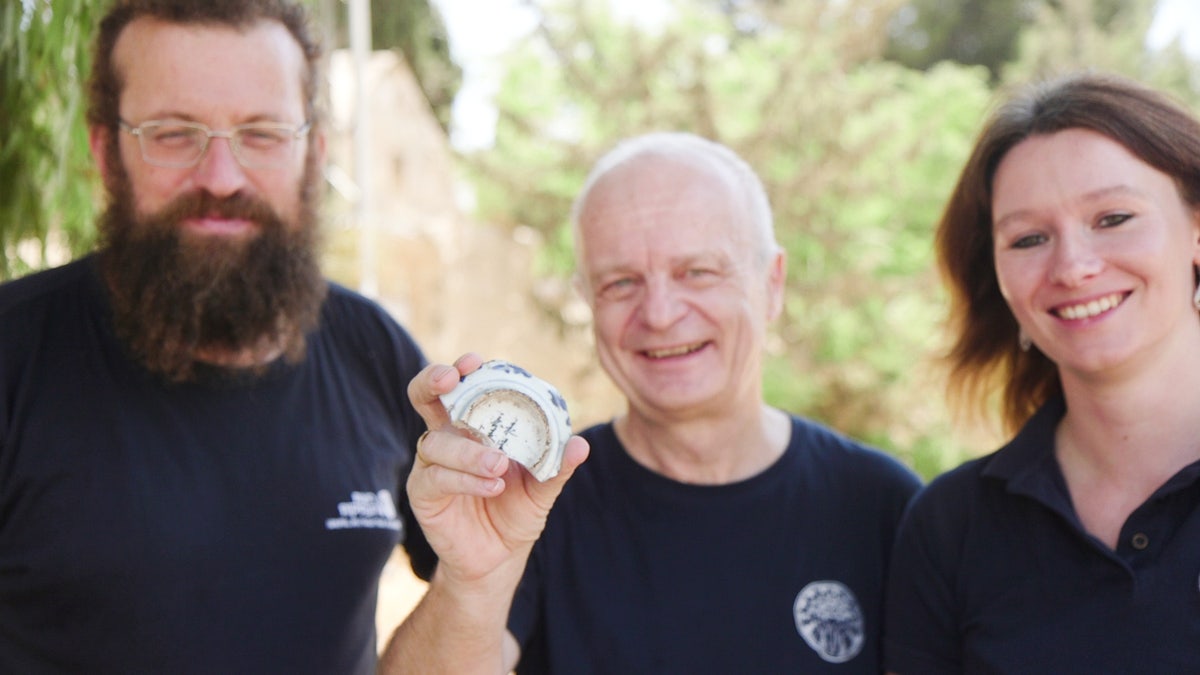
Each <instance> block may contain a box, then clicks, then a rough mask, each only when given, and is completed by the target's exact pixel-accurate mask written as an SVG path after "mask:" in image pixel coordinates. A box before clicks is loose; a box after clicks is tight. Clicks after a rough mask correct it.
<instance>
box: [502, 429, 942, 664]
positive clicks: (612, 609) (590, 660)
mask: <svg viewBox="0 0 1200 675" xmlns="http://www.w3.org/2000/svg"><path fill="white" fill-rule="evenodd" d="M583 435H584V437H585V438H587V440H588V441H589V443H591V447H592V450H591V456H590V458H589V459H588V461H587V462H586V463H584V465H583V466H581V467H580V468H579V470H578V471H577V472H576V474H575V476H574V477H573V478H572V479H571V481H570V482H569V483H568V484H567V486H566V488H565V489H564V490H563V493H562V495H560V496H559V498H558V501H557V502H556V503H555V505H554V508H553V509H552V510H551V512H550V517H549V520H548V522H547V525H546V529H545V531H544V532H543V534H542V537H541V538H540V539H539V540H538V543H537V544H536V545H535V547H534V551H533V555H532V557H531V559H530V562H529V566H528V568H527V571H526V574H525V578H524V579H523V581H522V583H521V586H520V588H519V589H518V592H517V595H516V597H515V598H514V602H513V608H512V613H511V615H510V618H509V629H510V630H511V631H512V633H513V635H514V636H516V638H517V640H518V642H520V643H521V644H522V653H521V663H520V665H519V666H518V668H517V670H518V672H519V673H521V674H522V675H526V674H528V673H564V674H565V673H570V674H571V675H585V674H587V673H629V674H634V673H655V674H669V673H689V674H693V675H694V674H697V673H722V674H728V673H871V674H877V673H878V672H879V668H880V653H879V649H880V644H879V634H880V628H881V625H882V618H883V616H882V603H883V584H884V579H885V567H886V565H887V559H888V554H889V552H890V550H891V546H892V542H893V532H894V530H895V528H896V525H897V523H898V522H899V519H900V516H901V513H902V512H903V510H904V506H905V504H906V503H907V502H908V500H909V498H910V497H911V495H912V494H913V493H914V492H915V491H916V490H917V488H918V485H919V483H918V480H917V478H916V477H915V476H914V475H913V474H912V473H911V472H910V471H908V470H907V469H905V468H904V467H903V466H901V465H900V464H899V463H898V462H896V461H895V460H893V459H891V458H889V457H887V456H886V455H884V454H882V453H879V452H877V451H874V450H871V449H867V448H865V447H863V446H860V445H858V444H856V443H854V442H852V441H850V440H848V439H846V438H844V437H842V436H840V435H837V434H835V433H833V432H832V431H830V430H828V429H826V428H824V427H821V426H819V425H816V424H814V423H812V422H809V421H805V420H802V419H799V418H793V422H792V438H791V441H790V443H789V445H788V448H787V450H786V452H785V453H784V454H783V456H782V457H781V458H780V459H779V460H778V461H777V462H776V463H775V464H774V465H772V466H771V467H769V468H768V469H767V470H765V471H763V472H762V473H760V474H758V475H756V476H754V477H752V478H749V479H747V480H744V481H740V482H737V483H732V484H728V485H690V484H684V483H679V482H676V481H673V480H670V479H668V478H666V477H664V476H661V475H659V474H656V473H654V472H652V471H650V470H648V469H646V468H645V467H643V466H641V465H639V464H638V463H637V462H635V461H634V460H633V459H632V458H631V457H630V456H629V455H628V454H627V453H626V451H625V449H624V448H623V447H622V446H621V444H620V442H619V441H618V439H617V437H616V434H615V433H614V431H613V428H612V425H611V424H604V425H599V426H596V427H592V428H591V429H589V430H587V431H585V432H584V434H583Z"/></svg>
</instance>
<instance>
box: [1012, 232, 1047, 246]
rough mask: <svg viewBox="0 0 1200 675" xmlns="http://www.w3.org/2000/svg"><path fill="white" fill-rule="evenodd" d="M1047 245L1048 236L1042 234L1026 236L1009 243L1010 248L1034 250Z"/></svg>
mask: <svg viewBox="0 0 1200 675" xmlns="http://www.w3.org/2000/svg"><path fill="white" fill-rule="evenodd" d="M1044 243H1046V235H1044V234H1041V233H1034V234H1025V235H1021V236H1018V237H1016V238H1015V239H1013V240H1012V241H1011V242H1010V243H1009V245H1008V246H1009V248H1033V247H1034V246H1037V245H1038V244H1044Z"/></svg>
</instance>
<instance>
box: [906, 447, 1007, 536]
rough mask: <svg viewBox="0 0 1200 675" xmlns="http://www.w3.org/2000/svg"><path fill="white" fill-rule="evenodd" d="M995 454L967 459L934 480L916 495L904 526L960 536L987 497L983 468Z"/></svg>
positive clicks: (928, 533) (934, 533)
mask: <svg viewBox="0 0 1200 675" xmlns="http://www.w3.org/2000/svg"><path fill="white" fill-rule="evenodd" d="M994 456H995V453H992V454H989V455H986V456H983V457H978V458H976V459H972V460H968V461H966V462H964V463H963V464H961V465H959V466H957V467H955V468H953V469H950V470H949V471H947V472H945V473H943V474H941V475H939V476H937V477H936V478H934V479H933V480H931V481H930V482H929V484H928V485H926V486H925V487H924V488H923V489H922V490H921V491H920V492H918V493H917V495H916V496H915V497H914V498H913V500H912V503H911V504H910V505H909V508H908V513H907V515H906V517H905V523H904V525H905V527H904V528H902V529H912V530H917V531H922V532H924V534H923V535H922V536H923V537H924V536H928V535H935V536H936V533H941V534H942V535H944V536H945V537H949V538H951V539H955V540H957V538H958V537H959V536H960V535H959V532H960V531H961V529H962V528H964V527H966V526H967V524H968V523H969V522H970V521H971V520H973V519H974V518H975V516H974V515H973V514H974V513H976V512H977V511H978V510H979V508H980V506H981V504H982V503H983V501H984V500H985V499H986V497H985V495H984V492H985V485H984V483H985V481H984V480H983V472H984V469H986V468H987V466H988V463H989V462H990V461H991V460H992V459H993V458H994Z"/></svg>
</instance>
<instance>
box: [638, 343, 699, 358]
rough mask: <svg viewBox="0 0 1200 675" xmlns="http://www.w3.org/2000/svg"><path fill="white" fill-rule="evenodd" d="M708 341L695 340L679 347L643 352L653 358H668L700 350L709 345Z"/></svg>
mask: <svg viewBox="0 0 1200 675" xmlns="http://www.w3.org/2000/svg"><path fill="white" fill-rule="evenodd" d="M707 344H708V343H707V342H694V343H692V344H690V345H680V346H678V347H670V348H667V349H647V350H645V351H643V352H642V354H644V355H646V356H647V357H649V358H652V359H668V358H671V357H673V356H684V355H686V354H691V353H692V352H698V351H700V350H701V349H703V348H704V346H705V345H707Z"/></svg>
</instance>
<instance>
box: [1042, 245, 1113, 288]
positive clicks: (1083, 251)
mask: <svg viewBox="0 0 1200 675" xmlns="http://www.w3.org/2000/svg"><path fill="white" fill-rule="evenodd" d="M1102 269H1104V259H1103V258H1102V257H1101V256H1100V255H1099V253H1098V252H1097V251H1096V247H1095V245H1094V244H1093V242H1092V241H1091V239H1090V237H1088V235H1087V234H1085V233H1077V234H1072V233H1068V234H1064V235H1063V236H1062V237H1060V238H1059V241H1058V245H1057V246H1056V247H1055V248H1054V260H1053V271H1052V273H1053V279H1054V281H1055V282H1056V283H1059V284H1062V285H1064V286H1069V287H1075V286H1079V285H1080V284H1082V283H1083V282H1085V281H1087V280H1088V279H1090V278H1091V277H1093V276H1095V275H1096V274H1099V273H1100V271H1101V270H1102Z"/></svg>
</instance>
